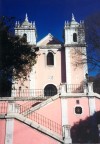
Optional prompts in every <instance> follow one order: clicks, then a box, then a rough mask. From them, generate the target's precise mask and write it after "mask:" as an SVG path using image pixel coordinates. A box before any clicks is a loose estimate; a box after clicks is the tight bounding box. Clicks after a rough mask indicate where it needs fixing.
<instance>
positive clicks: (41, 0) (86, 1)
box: [0, 0, 100, 74]
mask: <svg viewBox="0 0 100 144" xmlns="http://www.w3.org/2000/svg"><path fill="white" fill-rule="evenodd" d="M98 11H99V12H100V0H0V16H14V17H15V19H16V20H17V21H21V22H23V21H24V19H25V15H26V13H27V14H28V18H29V21H30V22H31V21H35V23H36V28H37V36H38V37H37V41H39V40H40V39H42V38H43V37H44V36H46V35H47V34H48V33H51V34H52V35H53V36H54V37H56V38H57V39H58V40H60V41H63V38H62V36H63V30H64V23H65V21H71V17H72V13H73V14H74V16H75V19H76V21H78V22H79V21H80V20H85V18H86V17H87V16H89V15H91V14H93V13H96V12H98ZM93 74H94V73H93Z"/></svg>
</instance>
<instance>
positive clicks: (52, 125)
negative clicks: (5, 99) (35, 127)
mask: <svg viewBox="0 0 100 144" xmlns="http://www.w3.org/2000/svg"><path fill="white" fill-rule="evenodd" d="M18 106H19V108H18V111H17V113H20V114H22V115H24V112H25V115H24V116H25V117H27V118H29V119H31V120H33V121H34V122H36V123H38V124H40V125H42V126H44V127H46V128H48V129H49V130H51V131H53V132H55V133H58V134H59V135H62V126H61V125H59V124H58V123H56V122H54V121H52V120H50V119H48V118H46V117H45V116H43V115H41V114H39V113H36V112H32V111H31V110H30V108H29V107H27V105H26V106H25V105H20V104H18ZM30 106H31V105H30Z"/></svg>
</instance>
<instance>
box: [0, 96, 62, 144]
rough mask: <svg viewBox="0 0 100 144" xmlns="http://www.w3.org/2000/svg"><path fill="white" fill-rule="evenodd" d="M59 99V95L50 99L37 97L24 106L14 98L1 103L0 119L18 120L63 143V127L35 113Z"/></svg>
mask: <svg viewBox="0 0 100 144" xmlns="http://www.w3.org/2000/svg"><path fill="white" fill-rule="evenodd" d="M58 97H59V95H56V96H53V97H48V99H41V98H38V97H36V98H34V100H32V101H30V100H29V101H27V102H24V103H23V104H19V103H18V102H19V101H15V99H16V98H14V97H13V98H9V101H1V102H0V118H14V119H17V120H19V121H21V122H23V123H25V124H27V125H29V126H31V127H33V128H35V129H36V130H38V131H41V132H42V133H45V134H46V135H49V136H50V137H52V138H54V139H56V140H57V141H59V142H61V143H63V139H62V126H61V125H59V124H58V123H56V122H54V121H52V120H50V119H48V118H46V117H45V116H43V115H41V114H38V113H37V112H35V111H36V110H37V109H39V108H41V107H43V106H45V105H46V104H48V103H49V102H51V101H53V100H54V99H57V98H58ZM17 100H18V98H17Z"/></svg>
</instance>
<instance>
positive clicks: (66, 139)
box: [63, 125, 72, 144]
mask: <svg viewBox="0 0 100 144" xmlns="http://www.w3.org/2000/svg"><path fill="white" fill-rule="evenodd" d="M63 130H64V132H63V139H64V144H71V143H72V139H71V134H70V126H69V125H64V126H63Z"/></svg>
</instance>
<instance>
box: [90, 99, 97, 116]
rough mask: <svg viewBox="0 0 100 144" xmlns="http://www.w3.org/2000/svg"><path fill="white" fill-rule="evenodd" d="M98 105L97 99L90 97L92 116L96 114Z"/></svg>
mask: <svg viewBox="0 0 100 144" xmlns="http://www.w3.org/2000/svg"><path fill="white" fill-rule="evenodd" d="M95 110H96V105H95V97H89V112H90V116H91V115H93V114H94V113H95Z"/></svg>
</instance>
